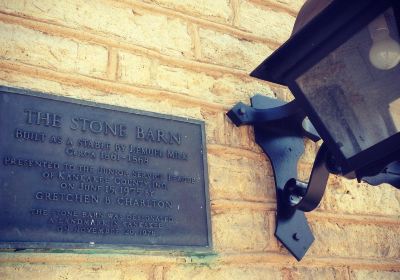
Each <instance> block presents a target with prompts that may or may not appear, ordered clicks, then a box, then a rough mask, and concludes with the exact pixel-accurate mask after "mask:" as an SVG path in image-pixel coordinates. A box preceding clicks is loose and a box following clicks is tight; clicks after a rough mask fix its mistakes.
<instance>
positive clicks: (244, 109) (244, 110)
mask: <svg viewBox="0 0 400 280" xmlns="http://www.w3.org/2000/svg"><path fill="white" fill-rule="evenodd" d="M238 112H239V115H241V116H243V115H244V114H246V108H244V107H240V108H239V111H238Z"/></svg>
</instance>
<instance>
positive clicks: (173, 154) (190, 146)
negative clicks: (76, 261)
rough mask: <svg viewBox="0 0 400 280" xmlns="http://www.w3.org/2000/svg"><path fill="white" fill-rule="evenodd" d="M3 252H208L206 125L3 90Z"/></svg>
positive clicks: (0, 151)
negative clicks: (152, 249) (141, 249)
mask: <svg viewBox="0 0 400 280" xmlns="http://www.w3.org/2000/svg"><path fill="white" fill-rule="evenodd" d="M0 128H1V130H0V156H1V168H0V170H1V171H0V172H1V173H0V190H1V195H0V247H1V248H110V247H111V248H114V247H117V248H129V247H143V246H145V247H157V248H162V247H167V248H177V249H179V248H185V247H188V248H209V247H210V246H211V236H210V217H209V200H208V182H207V163H206V147H205V136H204V123H203V122H201V121H196V120H188V119H183V118H177V117H172V116H166V115H160V114H154V113H148V112H142V111H136V110H131V109H126V108H120V107H115V106H108V105H102V104H96V103H91V102H83V101H77V100H73V99H66V98H60V97H55V96H51V95H46V94H42V93H35V92H31V91H25V90H18V89H12V88H7V87H0Z"/></svg>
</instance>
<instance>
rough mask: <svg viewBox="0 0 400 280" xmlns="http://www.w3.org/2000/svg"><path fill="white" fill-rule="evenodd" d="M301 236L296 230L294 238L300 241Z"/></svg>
mask: <svg viewBox="0 0 400 280" xmlns="http://www.w3.org/2000/svg"><path fill="white" fill-rule="evenodd" d="M300 237H301V235H300V233H298V232H296V233H295V234H293V239H294V240H296V241H299V240H300Z"/></svg>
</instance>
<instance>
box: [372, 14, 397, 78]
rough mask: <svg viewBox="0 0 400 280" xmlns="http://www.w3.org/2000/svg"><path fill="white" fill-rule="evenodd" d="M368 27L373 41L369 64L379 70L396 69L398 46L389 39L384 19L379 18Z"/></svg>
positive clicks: (382, 17)
mask: <svg viewBox="0 0 400 280" xmlns="http://www.w3.org/2000/svg"><path fill="white" fill-rule="evenodd" d="M368 27H369V32H370V35H371V38H372V41H373V44H372V46H371V49H370V50H369V60H370V62H371V64H372V65H373V66H374V67H376V68H378V69H380V70H389V69H392V68H394V67H396V66H397V65H398V64H399V62H400V44H399V43H398V42H396V41H395V40H393V39H392V38H391V37H390V35H389V28H388V26H387V23H386V20H385V17H384V16H383V15H381V16H379V17H378V18H376V19H375V20H374V21H372V22H371V23H370V24H369V26H368Z"/></svg>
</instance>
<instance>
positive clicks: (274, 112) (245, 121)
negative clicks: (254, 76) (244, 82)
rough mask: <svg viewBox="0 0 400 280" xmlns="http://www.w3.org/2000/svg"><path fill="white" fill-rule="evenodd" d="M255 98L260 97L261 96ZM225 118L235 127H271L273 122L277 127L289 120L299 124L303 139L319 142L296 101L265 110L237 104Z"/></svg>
mask: <svg viewBox="0 0 400 280" xmlns="http://www.w3.org/2000/svg"><path fill="white" fill-rule="evenodd" d="M256 96H260V97H262V96H261V95H256ZM267 98H268V97H267ZM227 116H228V117H229V118H230V119H231V121H232V122H233V123H234V124H235V125H236V126H242V125H258V124H268V125H269V126H273V124H274V122H277V124H278V125H279V121H282V120H291V121H292V122H293V121H295V122H296V123H299V122H301V125H300V127H301V129H302V135H303V136H304V137H307V138H309V139H310V140H312V141H314V142H317V141H319V140H321V137H320V136H319V134H318V132H317V131H316V129H315V128H314V126H313V125H312V123H311V122H310V120H309V119H308V118H307V117H306V116H305V114H304V112H303V111H302V109H301V107H300V106H299V104H297V101H296V100H293V101H290V102H288V103H285V104H283V105H281V106H277V107H272V108H266V109H258V108H254V107H252V106H248V105H246V104H244V103H242V102H239V103H237V104H236V105H235V106H234V107H233V108H232V109H231V110H230V111H229V112H228V113H227Z"/></svg>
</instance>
